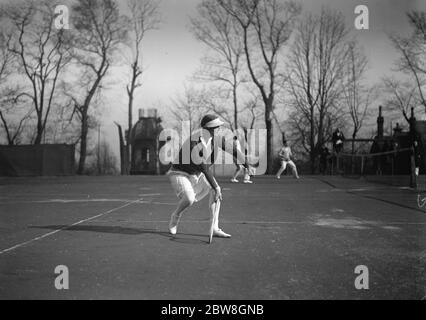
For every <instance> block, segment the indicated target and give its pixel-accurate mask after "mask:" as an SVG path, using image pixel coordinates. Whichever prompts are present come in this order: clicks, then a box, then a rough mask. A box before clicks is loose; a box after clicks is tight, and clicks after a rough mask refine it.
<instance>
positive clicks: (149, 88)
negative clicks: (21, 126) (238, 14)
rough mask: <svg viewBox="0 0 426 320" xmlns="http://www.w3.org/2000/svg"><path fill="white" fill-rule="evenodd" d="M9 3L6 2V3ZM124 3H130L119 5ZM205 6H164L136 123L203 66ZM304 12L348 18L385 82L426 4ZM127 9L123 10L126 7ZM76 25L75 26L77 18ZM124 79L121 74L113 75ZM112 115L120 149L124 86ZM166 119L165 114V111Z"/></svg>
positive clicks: (348, 0)
mask: <svg viewBox="0 0 426 320" xmlns="http://www.w3.org/2000/svg"><path fill="white" fill-rule="evenodd" d="M0 2H4V0H0ZM119 2H124V1H119ZM199 2H200V0H162V1H161V4H160V12H161V16H162V18H163V23H162V24H161V26H160V28H159V29H158V30H155V31H151V32H150V33H149V34H147V36H146V38H145V39H144V42H143V56H144V67H145V73H144V75H143V86H142V88H141V89H140V90H139V91H138V94H137V96H136V99H135V104H134V108H135V112H134V119H137V109H138V108H152V107H156V106H158V105H161V104H163V105H164V104H167V103H168V102H169V101H170V98H172V97H174V96H175V95H176V94H177V93H178V92H182V91H183V87H184V83H185V81H187V80H188V78H189V77H190V76H191V74H193V72H194V71H195V69H196V68H197V67H198V66H199V61H200V58H201V57H202V55H203V52H205V51H204V50H205V48H204V47H203V46H202V45H201V44H200V43H198V42H197V41H196V40H195V39H194V38H193V36H192V34H191V33H190V32H189V31H188V23H189V19H188V17H189V16H193V15H195V14H196V6H197V4H198V3H199ZM299 2H300V3H301V4H302V6H303V9H304V11H310V12H318V11H319V10H320V8H321V6H322V5H328V6H330V7H331V8H333V9H336V10H339V11H341V12H342V13H343V15H344V16H345V18H346V20H347V24H348V26H349V27H351V28H352V29H353V31H352V32H353V33H354V34H356V35H357V38H358V40H359V42H360V44H361V45H362V46H363V48H364V50H365V53H366V54H367V56H368V58H369V67H370V69H369V73H368V80H369V81H371V82H375V81H379V80H380V78H381V77H382V76H384V75H386V74H390V73H391V72H392V68H394V62H395V60H396V58H397V55H396V52H395V50H394V49H393V48H392V46H391V44H390V41H389V38H388V36H387V35H388V34H390V33H399V34H407V32H408V22H407V18H406V12H407V11H410V10H414V9H422V10H426V1H424V0H408V1H407V0H368V1H361V0H299ZM357 5H367V7H368V8H369V14H370V21H369V24H370V25H369V27H370V29H369V30H356V29H355V27H354V19H355V17H356V14H355V13H354V8H355V7H356V6H357ZM121 6H123V4H121ZM70 18H71V22H72V16H71V17H70ZM112 71H113V72H115V73H116V74H117V76H118V75H119V74H120V70H119V68H115V69H113V70H112ZM107 97H108V98H107V99H106V101H107V104H106V106H105V107H106V110H105V111H104V115H103V130H102V132H103V133H104V136H105V137H106V138H107V139H108V140H109V141H111V143H112V144H113V146H114V148H115V146H117V145H118V138H117V133H116V130H115V128H114V125H113V121H119V122H121V123H122V124H123V125H126V118H127V115H126V110H127V109H126V108H127V95H126V91H125V86H124V84H123V83H122V84H120V83H117V84H116V85H112V86H111V89H110V90H108V92H107ZM159 112H160V114H163V115H166V111H165V110H161V109H160V110H159Z"/></svg>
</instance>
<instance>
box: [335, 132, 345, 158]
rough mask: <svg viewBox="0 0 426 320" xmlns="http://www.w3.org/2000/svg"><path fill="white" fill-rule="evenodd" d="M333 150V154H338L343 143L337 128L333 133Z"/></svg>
mask: <svg viewBox="0 0 426 320" xmlns="http://www.w3.org/2000/svg"><path fill="white" fill-rule="evenodd" d="M332 140H333V149H334V152H335V153H340V152H341V151H342V149H343V142H344V141H345V136H344V135H343V133H342V132H341V131H340V129H339V128H337V129H336V131H334V133H333V138H332Z"/></svg>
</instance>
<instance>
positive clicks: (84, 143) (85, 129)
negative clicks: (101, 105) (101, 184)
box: [77, 113, 89, 174]
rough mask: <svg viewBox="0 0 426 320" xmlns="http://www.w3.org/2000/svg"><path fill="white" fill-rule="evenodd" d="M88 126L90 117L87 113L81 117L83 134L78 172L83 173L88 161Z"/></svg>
mask: <svg viewBox="0 0 426 320" xmlns="http://www.w3.org/2000/svg"><path fill="white" fill-rule="evenodd" d="M88 131H89V128H88V117H87V113H83V114H82V118H81V135H80V160H79V162H78V169H77V174H83V172H84V166H85V163H86V154H87V133H88Z"/></svg>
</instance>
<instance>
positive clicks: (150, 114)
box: [148, 109, 157, 118]
mask: <svg viewBox="0 0 426 320" xmlns="http://www.w3.org/2000/svg"><path fill="white" fill-rule="evenodd" d="M148 117H149V118H157V109H148Z"/></svg>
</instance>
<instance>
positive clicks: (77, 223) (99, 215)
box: [0, 199, 142, 255]
mask: <svg viewBox="0 0 426 320" xmlns="http://www.w3.org/2000/svg"><path fill="white" fill-rule="evenodd" d="M141 200H142V199H137V200H135V201H132V202H128V203H126V204H123V205H122V206H120V207H117V208H113V209H111V210H108V211H105V212H103V213H100V214H97V215H96V216H93V217H90V218H87V219H83V220H80V221H77V222H75V223H73V224H71V225H68V226H66V227H63V228H60V229H57V230H54V231H52V232H48V233H45V234H43V235H41V236H38V237H36V238H34V239H31V240H28V241H25V242H22V243H19V244H17V245H14V246H13V247H10V248H7V249H4V250H2V251H0V255H1V254H4V253H6V252H9V251H12V250H15V249H18V248H20V247H23V246H25V245H27V244H30V243H32V242H35V241H38V240H41V239H44V238H47V237H49V236H51V235H54V234H55V233H58V232H60V231H63V230H66V229H68V228H71V227H74V226H76V225H79V224H82V223H84V222H87V221H90V220H93V219H96V218H99V217H102V216H104V215H106V214H108V213H111V212H114V211H117V210H120V209H123V208H125V207H128V206H130V205H131V204H134V203H138V202H139V201H141Z"/></svg>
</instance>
